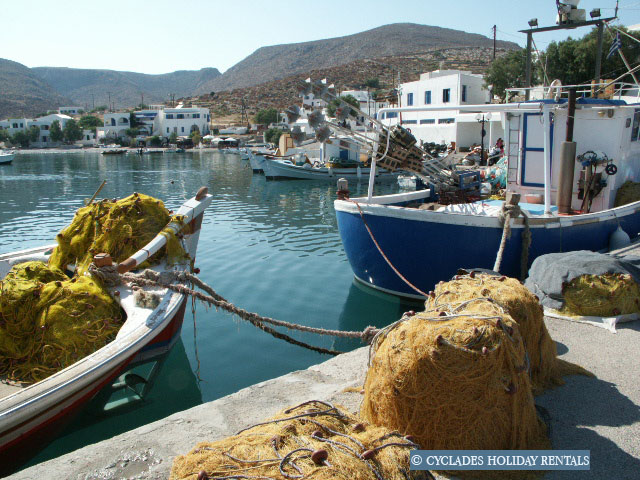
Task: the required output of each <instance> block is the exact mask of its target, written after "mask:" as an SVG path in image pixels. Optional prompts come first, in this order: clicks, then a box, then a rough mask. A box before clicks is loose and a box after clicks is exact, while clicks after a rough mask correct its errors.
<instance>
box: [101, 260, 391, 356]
mask: <svg viewBox="0 0 640 480" xmlns="http://www.w3.org/2000/svg"><path fill="white" fill-rule="evenodd" d="M89 272H90V273H91V274H92V275H95V276H96V277H98V278H99V279H100V280H101V281H102V282H103V283H104V284H105V285H106V286H109V287H115V286H117V285H119V284H121V283H122V282H123V281H125V282H130V283H132V284H135V285H138V286H149V287H162V288H167V289H169V290H171V291H174V292H177V293H180V294H182V295H189V296H191V297H192V298H195V299H197V300H200V301H202V302H204V303H206V304H208V305H212V306H214V307H216V308H221V309H223V310H225V311H227V312H229V313H232V314H234V315H236V316H238V317H240V318H241V319H243V320H246V321H248V322H249V323H251V324H252V325H254V326H255V327H257V328H259V329H260V330H262V331H264V332H266V333H268V334H270V335H272V336H274V337H275V338H278V339H280V340H285V341H286V342H289V343H291V344H293V345H298V346H300V347H304V348H307V349H309V350H313V351H315V352H318V353H324V354H328V355H339V354H341V353H344V352H341V351H338V350H332V349H326V348H322V347H316V346H313V345H310V344H307V343H305V342H301V341H299V340H296V339H294V338H292V337H290V336H289V335H286V334H284V333H281V332H278V331H277V330H275V329H273V328H271V327H269V326H268V325H267V324H269V325H273V326H276V327H284V328H286V329H288V330H297V331H300V332H305V333H315V334H317V335H326V336H332V337H340V338H356V339H360V340H361V341H362V342H363V343H366V344H369V343H371V341H372V340H373V338H374V337H375V336H376V334H377V333H378V329H377V328H375V327H372V326H369V327H367V328H365V329H364V330H363V331H361V332H353V331H343V330H328V329H324V328H316V327H309V326H306V325H299V324H296V323H291V322H285V321H283V320H276V319H274V318H270V317H263V316H261V315H258V314H257V313H253V312H249V311H247V310H244V309H242V308H239V307H237V306H235V305H234V304H232V303H231V302H229V301H228V300H226V299H225V298H224V297H222V296H221V295H219V294H218V293H216V291H215V290H214V289H213V288H211V287H210V286H209V285H207V284H206V283H204V282H203V281H202V280H200V279H199V278H198V277H197V276H195V275H193V274H191V273H188V272H185V271H166V272H156V271H154V270H149V269H146V270H143V271H142V272H140V273H124V274H120V273H118V271H117V270H116V267H115V266H113V265H112V266H106V267H100V268H98V267H96V266H95V265H94V264H93V263H92V264H91V265H90V266H89ZM174 282H182V283H177V284H176V283H174ZM185 283H191V284H192V285H195V286H196V287H198V288H200V289H202V290H204V291H205V292H207V294H208V295H205V294H203V293H201V292H198V291H196V290H193V289H191V288H189V287H187V286H186V285H184V284H185Z"/></svg>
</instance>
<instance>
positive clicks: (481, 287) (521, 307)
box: [426, 274, 587, 395]
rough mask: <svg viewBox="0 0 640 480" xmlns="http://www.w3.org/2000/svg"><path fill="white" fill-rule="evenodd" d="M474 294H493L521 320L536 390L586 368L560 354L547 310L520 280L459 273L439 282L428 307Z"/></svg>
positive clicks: (457, 300)
mask: <svg viewBox="0 0 640 480" xmlns="http://www.w3.org/2000/svg"><path fill="white" fill-rule="evenodd" d="M474 298H490V299H491V301H492V302H495V303H496V304H497V305H499V306H500V307H501V308H503V309H504V310H505V312H506V313H507V314H508V315H509V316H510V317H511V318H512V319H513V320H514V321H515V322H516V323H517V324H518V327H519V329H520V333H521V335H522V339H523V342H524V346H525V349H526V351H527V354H528V357H529V358H528V359H529V364H530V368H529V369H530V372H531V385H532V387H533V392H534V394H536V395H537V394H540V393H542V391H543V390H544V389H546V388H550V387H553V386H555V385H562V384H563V380H562V377H563V376H564V375H569V374H576V373H582V374H585V373H587V372H585V370H583V369H582V368H580V367H578V366H576V365H573V364H571V363H568V362H566V361H564V360H560V359H558V358H557V352H556V345H555V343H554V342H553V340H552V339H551V336H550V335H549V332H548V331H547V327H546V326H545V324H544V311H543V308H542V305H540V303H539V302H538V298H537V297H536V296H535V295H534V294H533V293H531V292H530V291H529V289H528V288H527V287H525V286H524V285H522V283H520V282H519V281H518V280H516V279H514V278H508V277H497V276H495V275H486V274H475V275H473V276H471V275H458V276H456V278H454V279H453V280H452V281H450V282H447V283H440V284H439V285H437V286H436V289H435V291H434V294H433V297H431V298H429V299H428V300H427V302H426V309H427V310H430V309H437V308H438V307H439V306H441V305H447V304H451V305H456V304H460V303H462V302H465V301H468V300H471V299H474Z"/></svg>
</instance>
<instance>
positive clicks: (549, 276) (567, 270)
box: [525, 250, 640, 310]
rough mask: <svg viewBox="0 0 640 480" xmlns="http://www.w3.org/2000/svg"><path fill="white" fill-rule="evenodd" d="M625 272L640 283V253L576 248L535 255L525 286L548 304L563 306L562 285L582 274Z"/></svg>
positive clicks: (554, 307) (550, 305)
mask: <svg viewBox="0 0 640 480" xmlns="http://www.w3.org/2000/svg"><path fill="white" fill-rule="evenodd" d="M605 273H625V274H629V275H631V276H632V277H633V279H634V280H635V281H636V283H638V284H640V257H633V256H628V257H625V258H624V259H621V258H616V257H614V256H611V255H607V254H604V253H596V252H590V251H584V250H581V251H577V252H567V253H549V254H547V255H542V256H540V257H538V258H536V259H535V261H534V262H533V264H532V265H531V269H530V270H529V277H528V278H527V280H526V281H525V286H526V287H527V288H528V289H529V290H530V291H531V292H533V293H534V294H535V295H536V296H537V297H538V298H539V299H540V303H541V304H542V305H543V306H544V307H547V308H553V309H555V310H560V309H561V308H562V307H563V306H564V300H563V298H562V285H563V283H565V282H567V283H568V282H570V281H571V280H573V279H574V278H576V277H579V276H581V275H603V274H605Z"/></svg>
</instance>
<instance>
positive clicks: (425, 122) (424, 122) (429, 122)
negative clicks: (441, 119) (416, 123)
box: [420, 118, 436, 125]
mask: <svg viewBox="0 0 640 480" xmlns="http://www.w3.org/2000/svg"><path fill="white" fill-rule="evenodd" d="M435 123H436V120H435V118H423V119H422V120H420V125H434V124H435Z"/></svg>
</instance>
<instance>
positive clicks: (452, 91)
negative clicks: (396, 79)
mask: <svg viewBox="0 0 640 480" xmlns="http://www.w3.org/2000/svg"><path fill="white" fill-rule="evenodd" d="M483 85H484V78H483V76H482V75H477V74H473V73H471V72H466V71H461V70H436V71H434V72H428V73H423V74H422V75H420V80H417V81H415V82H408V83H403V84H401V85H400V93H399V97H400V106H402V107H410V106H433V107H448V106H450V107H451V110H444V111H433V112H415V113H413V112H402V113H397V112H388V113H386V114H384V116H383V118H381V119H380V120H382V121H383V123H385V124H386V125H396V124H398V123H401V124H402V126H404V127H405V128H408V129H410V130H411V133H413V135H414V136H415V137H416V138H417V139H418V141H422V142H424V143H452V142H455V144H456V147H457V148H469V147H471V146H472V145H475V144H480V141H481V135H482V134H481V132H482V127H481V122H480V121H479V119H482V118H483V113H482V112H478V114H469V113H466V114H460V113H459V111H458V110H456V106H459V105H481V104H485V103H488V102H489V95H490V94H489V92H488V91H487V90H486V89H485V88H484V86H483ZM478 115H479V116H478ZM484 119H485V120H488V121H487V122H486V123H485V131H486V136H485V146H487V145H492V144H495V142H496V141H497V139H498V138H499V137H503V136H504V130H503V128H502V118H501V115H500V114H493V115H484Z"/></svg>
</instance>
